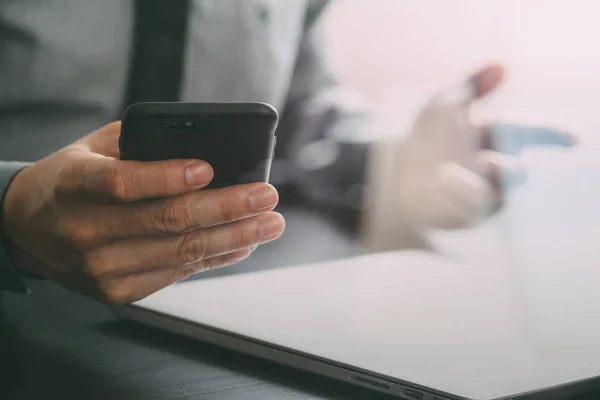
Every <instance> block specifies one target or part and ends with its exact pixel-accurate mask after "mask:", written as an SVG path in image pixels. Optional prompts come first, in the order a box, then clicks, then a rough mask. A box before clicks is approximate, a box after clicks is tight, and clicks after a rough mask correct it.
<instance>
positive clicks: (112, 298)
mask: <svg viewBox="0 0 600 400" xmlns="http://www.w3.org/2000/svg"><path fill="white" fill-rule="evenodd" d="M100 291H101V293H100V296H101V300H102V302H104V303H106V304H108V305H109V306H121V305H124V304H128V303H131V302H132V301H135V298H134V297H133V292H132V290H131V289H129V287H127V286H126V285H123V284H121V283H120V282H115V283H112V284H110V285H105V286H103V287H102V288H101V290H100Z"/></svg>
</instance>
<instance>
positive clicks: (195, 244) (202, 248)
mask: <svg viewBox="0 0 600 400" xmlns="http://www.w3.org/2000/svg"><path fill="white" fill-rule="evenodd" d="M176 254H177V260H178V261H179V262H181V264H189V263H193V262H196V261H199V260H202V259H203V258H205V257H206V255H207V250H206V242H205V240H204V238H203V237H202V235H185V236H183V237H182V238H181V239H180V240H179V242H178V244H177V253H176Z"/></svg>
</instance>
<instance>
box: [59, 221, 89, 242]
mask: <svg viewBox="0 0 600 400" xmlns="http://www.w3.org/2000/svg"><path fill="white" fill-rule="evenodd" d="M62 230H63V235H64V237H65V238H66V239H67V242H68V243H70V244H71V245H72V246H74V247H75V248H77V249H85V248H88V247H90V246H92V245H93V244H94V243H95V241H96V238H97V235H96V232H95V230H94V228H93V227H92V226H90V224H86V223H84V222H82V221H67V222H64V223H63V228H62Z"/></svg>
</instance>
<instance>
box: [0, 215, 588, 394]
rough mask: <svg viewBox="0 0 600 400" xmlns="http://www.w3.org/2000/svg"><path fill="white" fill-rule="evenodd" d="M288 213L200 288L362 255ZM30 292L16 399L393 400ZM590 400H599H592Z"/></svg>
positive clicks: (59, 292)
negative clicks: (279, 226) (218, 279)
mask: <svg viewBox="0 0 600 400" xmlns="http://www.w3.org/2000/svg"><path fill="white" fill-rule="evenodd" d="M282 213H283V214H284V215H285V216H286V218H287V220H288V229H287V231H286V234H285V235H284V236H283V237H282V238H281V239H280V240H279V241H278V242H276V243H272V244H269V245H265V246H262V247H261V248H259V249H258V250H257V251H256V252H255V254H254V255H253V256H252V257H251V258H250V259H249V260H247V261H245V262H243V263H240V264H238V265H236V266H233V267H229V268H227V269H222V270H217V271H211V272H209V273H205V274H202V275H199V276H197V277H196V279H210V278H211V277H213V276H218V275H222V274H230V273H244V272H246V271H252V270H257V269H266V268H274V267H279V266H285V265H290V264H297V263H304V262H311V261H317V260H323V259H333V258H339V257H345V256H349V255H352V254H357V253H358V252H359V250H358V248H357V246H356V245H355V243H354V242H353V240H351V239H350V238H349V237H347V236H346V235H344V234H343V232H341V231H339V230H338V229H336V227H335V226H334V225H333V224H330V223H328V222H327V221H324V220H323V219H322V218H320V217H319V216H317V215H315V214H312V213H308V212H304V211H301V210H294V209H290V210H283V211H282ZM182 284H185V283H182ZM31 286H32V295H31V296H29V297H27V298H24V297H19V296H14V295H4V296H3V298H2V300H3V302H2V308H3V310H2V316H3V318H5V320H6V324H7V326H8V327H9V334H10V339H9V342H10V346H11V347H12V348H13V352H14V365H15V372H16V376H17V386H18V389H17V391H16V392H15V394H14V395H13V397H12V398H14V399H38V398H46V399H48V398H49V399H54V398H61V399H115V400H120V399H127V400H137V399H140V400H141V399H144V400H148V399H208V400H212V399H239V398H243V399H365V398H368V399H384V398H386V399H387V398H388V397H385V396H379V395H376V394H374V393H372V392H367V391H363V390H360V389H357V388H355V387H351V386H348V385H345V384H342V383H337V382H334V381H331V380H328V379H325V378H320V377H317V376H313V375H311V374H308V373H304V372H300V371H298V370H294V369H291V368H284V367H281V366H278V365H275V364H272V363H268V362H266V361H262V360H259V359H256V358H252V357H249V356H245V355H242V354H238V353H235V352H232V351H228V350H225V349H220V348H216V347H213V346H209V345H206V344H203V343H199V342H195V341H192V340H188V339H184V338H180V337H178V336H174V335H172V334H169V333H166V332H160V331H155V330H152V329H150V328H147V327H144V326H139V325H136V324H134V323H131V322H127V321H121V320H118V319H116V318H115V317H114V316H113V314H112V313H111V311H110V310H109V309H108V308H106V307H104V306H102V305H100V304H97V303H95V302H93V301H91V300H88V299H86V298H83V297H80V296H77V295H75V294H72V293H70V292H68V291H66V290H63V289H61V288H59V287H57V286H56V285H53V284H52V283H49V282H33V283H32V285H31ZM199 306H200V305H199ZM593 398H598V395H597V394H596V395H592V396H590V397H588V398H586V400H587V399H590V400H591V399H593ZM582 399H583V397H582Z"/></svg>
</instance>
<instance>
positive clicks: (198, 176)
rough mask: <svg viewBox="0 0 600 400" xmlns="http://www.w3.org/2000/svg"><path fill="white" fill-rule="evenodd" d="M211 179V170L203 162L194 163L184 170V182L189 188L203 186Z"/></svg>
mask: <svg viewBox="0 0 600 400" xmlns="http://www.w3.org/2000/svg"><path fill="white" fill-rule="evenodd" d="M211 178H212V175H211V168H210V166H209V165H208V164H207V163H205V162H195V163H193V164H191V165H189V166H188V167H187V168H186V169H185V181H186V182H187V184H188V185H189V186H200V185H205V184H207V183H208V182H210V180H211Z"/></svg>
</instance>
